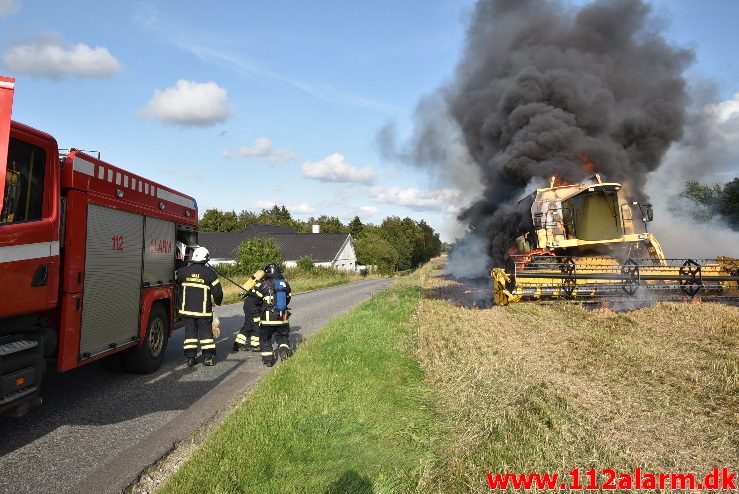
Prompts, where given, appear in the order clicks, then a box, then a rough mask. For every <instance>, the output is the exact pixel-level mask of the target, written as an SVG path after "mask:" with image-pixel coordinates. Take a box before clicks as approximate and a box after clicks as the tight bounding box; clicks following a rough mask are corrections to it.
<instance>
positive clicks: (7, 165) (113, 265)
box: [0, 77, 198, 414]
mask: <svg viewBox="0 0 739 494" xmlns="http://www.w3.org/2000/svg"><path fill="white" fill-rule="evenodd" d="M13 90H14V80H13V79H11V78H7V77H0V292H1V293H2V295H0V412H5V413H15V414H22V413H25V411H27V410H28V408H29V406H33V405H38V404H40V403H41V394H40V390H41V384H42V382H43V375H44V372H45V369H46V365H47V363H50V364H52V365H54V366H55V367H56V369H57V371H59V372H64V371H68V370H71V369H74V368H76V367H79V366H82V365H85V364H88V363H90V362H94V361H96V360H100V359H104V358H105V359H110V360H108V362H111V361H113V360H115V362H116V363H117V364H120V365H122V366H123V367H124V368H125V369H126V370H128V371H130V372H138V373H148V372H153V371H155V370H156V369H158V368H159V366H160V365H161V362H162V360H163V358H164V353H165V348H166V345H167V341H168V339H169V335H170V333H171V331H172V328H173V321H174V315H175V313H176V311H175V307H176V302H175V290H174V271H175V269H176V268H177V267H179V263H182V262H183V261H184V258H185V256H186V255H187V253H186V249H187V247H188V246H194V245H196V244H197V218H198V214H197V204H196V202H195V200H194V199H193V198H192V197H190V196H187V195H185V194H182V193H180V192H177V191H175V190H172V189H170V188H168V187H165V186H163V185H160V184H158V183H155V182H152V181H151V180H147V179H146V178H143V177H140V176H138V175H135V174H133V173H129V172H127V171H125V170H123V169H121V168H118V167H116V166H113V165H111V164H109V163H106V162H104V161H101V160H100V159H98V158H97V157H94V156H91V155H90V154H86V153H84V152H81V151H78V150H75V149H72V150H71V151H69V152H68V153H64V154H60V153H59V151H58V147H57V142H56V140H55V139H54V137H52V136H51V135H49V134H47V133H45V132H41V131H39V130H36V129H33V128H31V127H29V126H27V125H24V124H21V123H18V122H12V121H11V118H10V117H11V108H12V97H13Z"/></svg>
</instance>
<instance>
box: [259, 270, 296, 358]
mask: <svg viewBox="0 0 739 494" xmlns="http://www.w3.org/2000/svg"><path fill="white" fill-rule="evenodd" d="M254 292H255V294H256V296H257V299H258V300H259V301H260V302H261V304H260V306H261V319H260V320H259V349H260V351H261V355H262V363H263V364H264V365H266V366H268V367H272V366H273V365H275V363H276V362H277V357H276V356H275V354H274V352H273V350H272V336H273V335H276V340H277V354H278V355H279V356H280V359H281V360H285V359H287V358H289V357H290V356H291V355H292V350H290V322H289V317H290V312H289V311H288V310H287V305H288V304H289V303H290V296H291V292H290V284H289V283H288V282H287V281H286V280H285V279H283V278H282V272H281V271H280V267H279V266H278V265H277V264H267V265H266V266H265V267H264V280H263V281H262V283H261V285H260V286H259V288H257V289H255V290H254Z"/></svg>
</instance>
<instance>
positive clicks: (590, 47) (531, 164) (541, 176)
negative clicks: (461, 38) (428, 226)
mask: <svg viewBox="0 0 739 494" xmlns="http://www.w3.org/2000/svg"><path fill="white" fill-rule="evenodd" d="M692 60H693V53H692V52H691V51H689V50H686V49H681V48H679V47H675V46H672V45H671V44H669V43H668V42H667V41H666V40H665V39H664V37H663V36H662V34H661V33H660V26H659V24H658V23H657V22H656V21H655V20H654V19H652V17H651V16H650V9H649V7H648V6H647V5H646V4H645V3H644V2H642V1H641V0H600V1H595V2H593V3H590V4H588V5H586V6H584V7H581V8H575V7H572V6H570V5H568V4H566V3H562V2H559V1H555V0H480V1H479V2H478V3H477V5H476V6H475V8H474V11H473V15H472V20H471V23H470V25H469V28H468V31H467V43H466V47H465V49H464V53H463V55H462V58H461V60H460V62H459V64H458V66H457V68H456V73H455V75H454V77H453V80H452V82H451V83H450V84H448V85H447V86H445V87H444V88H442V89H441V90H440V94H439V96H440V99H441V101H443V105H444V109H443V112H442V113H445V114H447V115H448V116H449V117H450V118H451V120H452V121H453V122H454V123H455V124H456V126H457V127H458V129H459V131H460V132H461V137H462V141H463V142H464V145H465V147H466V150H467V153H468V155H469V157H470V158H471V161H472V162H473V163H474V165H475V167H476V168H477V169H478V171H479V174H480V176H481V177H482V185H483V189H484V190H483V193H482V196H481V197H480V198H479V200H478V201H477V202H475V203H474V204H473V205H472V206H471V207H469V208H467V209H466V210H465V211H463V212H462V213H461V215H460V217H459V218H460V219H461V220H462V221H463V222H464V223H465V224H467V225H469V226H470V228H471V230H472V234H473V235H477V236H483V237H484V238H485V239H486V243H487V250H488V254H489V255H490V256H491V258H492V261H493V263H495V264H500V263H502V261H503V257H504V255H505V252H506V250H507V245H509V243H510V241H511V240H512V239H511V238H509V237H510V236H511V234H512V233H513V232H514V231H515V229H516V228H515V225H511V224H510V223H511V220H512V218H511V214H510V211H511V206H512V205H513V204H515V202H516V200H517V199H518V198H519V197H520V196H521V195H522V194H523V192H524V191H525V189H526V187H527V186H529V185H530V184H532V183H537V182H539V183H543V182H544V181H545V180H548V179H549V177H551V176H555V175H556V176H558V177H560V178H561V179H562V180H565V181H577V180H580V179H582V178H584V177H585V176H587V175H589V174H590V173H588V172H587V171H586V170H584V169H583V157H585V156H586V157H588V158H589V160H590V161H591V162H592V163H594V164H595V168H596V169H597V170H596V171H598V172H600V173H602V174H603V175H604V176H605V177H606V178H607V179H608V180H611V181H619V182H621V183H623V184H624V188H625V190H627V191H628V193H629V194H630V196H631V197H633V199H634V200H643V199H645V197H644V195H645V194H644V185H645V182H646V178H647V175H648V174H649V173H650V172H651V171H653V170H655V169H656V168H657V167H658V166H659V165H660V163H661V161H662V159H663V157H664V155H665V152H666V151H667V149H668V148H669V147H670V145H671V144H672V143H673V142H675V141H676V140H678V139H680V137H681V135H682V131H683V125H684V122H685V119H686V113H687V108H688V106H689V105H690V98H689V96H688V91H687V85H686V81H685V79H684V77H683V72H684V71H685V69H686V68H687V67H688V66H689V65H690V63H691V62H692ZM417 123H418V127H417V128H416V131H415V132H416V134H415V135H416V139H415V142H414V146H415V148H416V149H415V150H414V155H415V156H423V155H424V154H428V153H424V152H423V150H422V148H423V147H424V146H427V145H428V144H429V143H428V141H427V140H426V139H425V138H424V136H426V135H427V134H429V130H428V129H435V128H437V127H438V123H437V122H435V121H434V120H433V119H426V120H424V118H423V116H421V117H420V118H419V122H417ZM431 133H432V134H433V132H431ZM434 145H435V146H438V139H437V143H435V144H434ZM419 148H420V149H419ZM447 166H450V165H449V164H447ZM451 166H454V165H451ZM452 175H453V174H452ZM514 222H515V221H514ZM488 262H489V261H488Z"/></svg>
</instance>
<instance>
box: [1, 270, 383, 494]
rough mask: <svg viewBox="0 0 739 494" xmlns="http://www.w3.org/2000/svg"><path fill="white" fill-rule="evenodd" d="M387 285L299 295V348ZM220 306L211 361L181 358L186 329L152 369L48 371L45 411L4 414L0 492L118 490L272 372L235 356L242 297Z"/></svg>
mask: <svg viewBox="0 0 739 494" xmlns="http://www.w3.org/2000/svg"><path fill="white" fill-rule="evenodd" d="M388 284H389V280H385V279H374V280H366V281H360V282H356V283H351V284H349V285H343V286H338V287H333V288H327V289H324V290H318V291H313V292H307V293H302V294H297V295H295V296H294V297H293V299H292V302H291V304H290V309H291V311H292V314H293V315H292V318H291V320H290V323H291V328H292V336H291V339H292V343H293V345H294V346H299V344H300V342H301V341H302V340H303V339H305V338H307V337H308V336H310V335H311V334H313V333H314V332H316V331H318V330H319V329H321V328H322V327H324V326H325V325H326V324H327V323H328V322H329V320H330V319H331V318H332V317H334V316H336V315H338V314H340V313H342V312H344V311H346V310H348V309H350V308H352V307H353V306H356V305H357V304H359V303H361V302H363V301H365V300H367V299H368V298H370V297H371V296H372V295H373V294H374V293H376V292H378V291H380V290H382V289H383V288H385V287H386V286H387V285H388ZM217 313H218V316H219V317H220V318H221V337H220V338H219V340H218V341H217V348H218V350H217V352H218V356H217V365H215V366H214V367H203V366H202V365H197V366H195V367H193V368H188V367H186V366H185V365H184V358H183V356H182V340H183V339H184V331H183V330H182V329H179V330H177V331H175V332H174V333H173V335H172V337H171V338H170V340H169V345H168V346H167V353H166V356H165V361H164V363H163V364H162V367H161V368H160V369H159V370H158V371H157V372H155V373H154V374H149V375H145V376H141V375H131V374H126V373H115V372H110V371H107V370H105V369H104V368H103V367H102V365H101V364H100V363H93V364H90V365H88V366H84V367H82V368H80V369H75V370H74V371H71V372H67V373H63V374H58V373H56V372H50V373H49V374H47V379H46V384H45V386H46V388H45V391H44V394H43V396H44V404H43V405H42V406H41V407H40V408H37V409H35V410H32V411H31V412H29V413H28V415H26V416H24V417H21V418H10V417H0V438H2V439H1V440H0V478H1V482H0V493H15V494H21V493H41V492H54V493H63V492H70V493H71V492H74V493H86V492H90V493H96V494H98V493H106V492H111V493H112V492H120V491H121V490H122V489H123V488H125V487H126V486H127V485H129V484H130V483H131V482H132V481H133V480H135V479H136V478H137V476H138V474H139V473H140V472H141V471H142V470H143V469H145V468H146V467H147V466H149V465H151V464H153V463H154V462H155V461H157V460H158V459H159V458H160V457H161V456H162V455H164V454H165V453H166V452H167V451H169V449H171V448H172V446H173V444H174V443H175V442H177V441H179V440H181V439H184V438H186V437H187V436H188V435H189V434H190V433H191V432H192V431H194V430H195V429H197V428H198V427H199V426H200V425H201V424H203V422H205V421H207V420H209V419H211V418H212V417H213V416H214V415H215V414H216V413H217V411H218V410H219V409H223V408H224V407H226V406H227V405H228V404H229V403H231V402H232V401H234V400H235V399H237V398H238V397H240V396H242V395H243V393H244V391H245V390H247V389H248V388H249V387H251V386H253V385H254V384H255V383H256V382H258V381H259V379H261V377H263V376H264V375H265V374H266V373H267V372H268V370H269V369H268V368H266V367H264V366H262V365H261V358H260V356H259V354H258V353H252V352H239V353H236V354H232V353H230V350H231V345H232V344H233V335H234V333H236V332H237V331H238V330H239V329H240V328H241V325H242V323H243V318H244V316H243V311H242V309H241V304H232V305H227V306H224V307H220V308H218V310H217ZM278 365H279V364H278Z"/></svg>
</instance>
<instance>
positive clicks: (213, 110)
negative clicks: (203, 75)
mask: <svg viewBox="0 0 739 494" xmlns="http://www.w3.org/2000/svg"><path fill="white" fill-rule="evenodd" d="M232 111H233V110H232V108H231V104H230V103H229V102H228V95H227V93H226V90H225V89H223V88H222V87H220V86H219V85H218V84H216V83H215V82H194V81H185V80H182V79H181V80H179V81H177V83H176V84H175V85H174V86H172V87H169V88H167V89H165V90H164V91H160V90H158V89H157V90H155V91H154V96H153V97H152V98H151V101H149V104H148V105H146V107H144V108H142V109H141V110H139V115H140V116H142V117H144V118H150V119H152V120H159V121H161V122H166V123H171V124H176V125H183V126H185V127H208V126H211V125H214V124H217V123H219V122H223V121H224V120H226V119H227V118H228V117H229V116H231V113H232Z"/></svg>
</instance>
